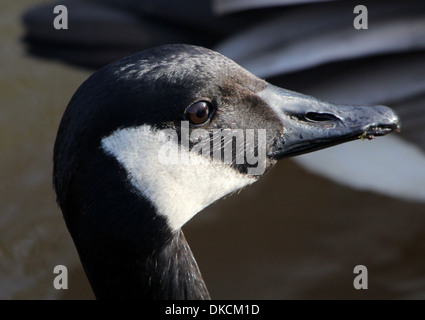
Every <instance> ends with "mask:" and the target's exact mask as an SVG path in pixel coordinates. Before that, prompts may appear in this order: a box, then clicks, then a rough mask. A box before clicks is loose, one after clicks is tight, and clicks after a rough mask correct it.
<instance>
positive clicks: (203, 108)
mask: <svg viewBox="0 0 425 320" xmlns="http://www.w3.org/2000/svg"><path fill="white" fill-rule="evenodd" d="M211 111H212V107H211V104H210V103H209V102H206V101H198V102H195V103H194V104H192V105H190V106H189V108H187V109H186V113H185V116H186V119H187V120H189V121H190V122H191V123H192V124H202V123H204V122H206V121H207V120H208V118H209V117H210V115H211Z"/></svg>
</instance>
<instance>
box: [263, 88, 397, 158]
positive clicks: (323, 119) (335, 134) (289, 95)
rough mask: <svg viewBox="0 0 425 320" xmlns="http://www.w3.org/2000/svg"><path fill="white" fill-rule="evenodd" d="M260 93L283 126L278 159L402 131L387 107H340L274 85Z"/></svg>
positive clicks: (278, 146)
mask: <svg viewBox="0 0 425 320" xmlns="http://www.w3.org/2000/svg"><path fill="white" fill-rule="evenodd" d="M257 94H258V96H259V97H260V98H262V99H263V100H264V101H265V102H266V103H267V104H268V105H269V106H270V107H271V108H272V109H273V110H274V112H275V113H276V114H277V115H278V117H279V118H280V119H281V121H282V123H283V127H284V134H283V136H282V137H280V141H279V142H278V143H277V144H276V146H275V147H274V149H273V151H272V152H271V153H270V154H269V156H271V157H273V158H276V159H281V158H285V157H290V156H294V155H298V154H302V153H306V152H311V151H314V150H319V149H323V148H327V147H330V146H333V145H337V144H340V143H344V142H347V141H351V140H356V139H365V138H367V139H372V138H373V137H376V136H383V135H386V134H388V133H390V132H392V131H399V130H400V120H399V118H398V116H397V115H396V114H395V112H394V111H393V110H391V109H390V108H388V107H385V106H372V107H369V106H347V105H336V104H331V103H328V102H323V101H320V100H317V99H315V98H313V97H310V96H306V95H303V94H299V93H296V92H293V91H289V90H285V89H281V88H278V87H276V86H273V85H269V86H268V87H267V88H266V89H265V90H263V91H261V92H259V93H257Z"/></svg>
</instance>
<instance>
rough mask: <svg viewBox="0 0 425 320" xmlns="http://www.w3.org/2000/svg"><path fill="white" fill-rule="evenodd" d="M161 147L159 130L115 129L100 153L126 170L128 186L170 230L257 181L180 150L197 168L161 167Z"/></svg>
mask: <svg viewBox="0 0 425 320" xmlns="http://www.w3.org/2000/svg"><path fill="white" fill-rule="evenodd" d="M175 143H176V144H177V142H175ZM163 144H164V142H163V140H162V141H161V134H160V131H157V130H155V129H153V128H152V127H151V126H149V125H143V126H140V127H137V128H126V129H121V130H117V131H115V132H113V133H112V134H111V135H110V136H108V137H105V138H103V139H102V148H103V150H104V151H105V152H106V153H108V154H110V155H113V156H114V157H115V158H116V159H117V160H118V162H119V163H120V164H121V165H122V166H123V167H124V168H125V169H126V171H127V173H128V174H129V179H130V182H131V184H132V185H133V186H134V187H135V188H136V189H137V190H138V191H139V192H140V193H141V194H142V195H143V196H144V197H146V198H147V199H148V200H150V201H151V202H152V204H153V205H154V206H155V207H156V209H157V212H158V213H159V214H160V215H163V216H165V217H166V218H167V222H168V224H169V226H170V227H171V228H172V229H173V230H178V229H180V228H181V227H182V226H183V225H184V224H185V223H186V222H187V221H188V220H189V219H190V218H192V217H193V216H194V215H195V214H196V213H198V212H199V211H201V210H202V209H203V208H205V207H206V206H208V205H209V204H211V203H212V202H214V201H216V200H218V199H220V198H222V197H223V196H225V195H226V194H228V193H231V192H233V191H236V190H238V189H240V188H242V187H244V186H246V185H249V184H251V183H253V182H255V181H256V180H257V179H256V178H253V177H252V176H249V175H245V174H242V173H240V172H238V171H236V170H235V169H233V168H232V167H230V166H229V165H227V164H225V163H223V162H220V161H216V160H211V159H209V158H205V157H203V156H202V155H198V154H195V153H191V152H189V151H187V150H184V149H182V148H175V149H176V150H178V151H179V152H180V153H182V152H183V153H186V154H185V155H184V156H186V157H189V156H190V157H197V159H196V162H195V163H196V165H195V164H191V163H186V164H185V163H179V164H168V165H166V164H162V163H161V162H160V161H159V155H158V154H159V150H161V147H162V146H163ZM180 155H181V154H180Z"/></svg>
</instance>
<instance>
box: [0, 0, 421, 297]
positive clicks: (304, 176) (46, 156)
mask: <svg viewBox="0 0 425 320" xmlns="http://www.w3.org/2000/svg"><path fill="white" fill-rule="evenodd" d="M31 4H32V1H29V0H19V1H12V0H3V1H2V2H0V154H1V157H0V299H85V298H88V299H92V298H93V294H92V292H91V289H90V287H89V285H88V282H87V279H86V278H85V275H84V272H83V270H82V267H81V264H80V261H79V258H78V255H77V253H76V250H75V248H74V246H73V243H72V240H71V237H70V235H69V233H68V231H67V230H66V227H65V224H64V221H63V219H62V215H61V213H60V210H59V209H58V207H57V205H56V203H55V195H54V192H53V188H52V183H51V180H52V179H51V172H52V149H53V142H54V138H55V135H56V130H57V126H58V123H59V121H60V118H61V116H62V113H63V111H64V109H65V107H66V105H67V103H68V101H69V99H70V98H71V96H72V94H73V93H74V92H75V90H76V89H77V88H78V86H79V85H80V84H81V83H82V82H83V81H84V80H85V79H86V78H87V77H88V76H89V74H90V73H91V71H88V70H85V69H79V68H75V67H71V66H67V65H64V64H62V63H59V62H56V61H47V60H41V59H39V58H34V57H31V56H28V55H27V54H26V53H25V47H24V45H23V43H22V42H21V41H20V37H21V36H22V32H23V29H22V26H21V24H20V16H21V14H22V12H23V11H24V10H25V9H26V8H27V7H28V6H29V5H31ZM184 230H185V234H186V237H187V239H188V241H189V243H190V245H191V247H192V250H193V251H194V254H195V257H196V259H197V261H198V264H199V266H200V268H201V271H202V274H203V276H204V278H205V280H206V283H207V285H208V287H209V290H210V293H211V296H212V297H213V298H215V299H228V298H230V299H326V298H336V299H382V298H390V299H409V298H415V299H416V298H417V299H423V298H425V259H424V258H425V204H423V203H413V202H406V201H401V200H397V199H392V198H388V197H385V196H382V195H377V194H374V193H369V192H359V191H354V190H352V189H350V188H348V187H344V186H341V185H337V184H334V183H332V182H330V181H328V180H326V179H325V178H322V177H319V176H316V175H312V174H310V173H308V172H306V171H305V170H304V169H302V168H300V167H299V166H298V165H296V164H295V163H294V162H292V161H291V160H285V161H283V162H281V163H279V165H278V166H277V167H276V168H274V170H272V172H270V173H269V174H268V175H267V176H266V177H264V178H263V179H262V180H261V181H260V182H258V183H256V184H254V185H253V186H251V187H249V188H246V189H244V190H243V191H242V192H240V193H239V194H237V195H234V196H232V197H229V198H227V199H225V200H222V201H219V202H218V203H216V204H214V205H212V206H210V207H209V208H207V209H205V210H204V211H203V212H201V213H200V214H198V215H197V216H196V217H195V218H194V219H192V220H191V221H190V222H189V223H188V224H187V225H186V226H185V227H184ZM59 264H61V265H66V266H67V267H68V270H69V280H68V283H69V289H68V290H55V289H54V288H53V279H54V277H55V275H54V274H53V268H54V267H55V266H56V265H59ZM359 264H361V265H365V266H366V267H367V268H368V271H369V289H367V290H355V289H354V288H353V279H354V277H355V276H356V275H355V274H353V269H354V267H355V266H356V265H359Z"/></svg>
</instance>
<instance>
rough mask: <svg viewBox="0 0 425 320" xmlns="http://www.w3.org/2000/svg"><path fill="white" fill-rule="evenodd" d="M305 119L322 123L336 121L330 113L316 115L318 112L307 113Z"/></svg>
mask: <svg viewBox="0 0 425 320" xmlns="http://www.w3.org/2000/svg"><path fill="white" fill-rule="evenodd" d="M305 118H306V119H307V120H309V121H314V122H324V121H336V120H339V118H338V117H336V116H334V115H333V114H330V113H318V112H307V113H306V115H305Z"/></svg>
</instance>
